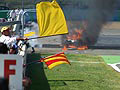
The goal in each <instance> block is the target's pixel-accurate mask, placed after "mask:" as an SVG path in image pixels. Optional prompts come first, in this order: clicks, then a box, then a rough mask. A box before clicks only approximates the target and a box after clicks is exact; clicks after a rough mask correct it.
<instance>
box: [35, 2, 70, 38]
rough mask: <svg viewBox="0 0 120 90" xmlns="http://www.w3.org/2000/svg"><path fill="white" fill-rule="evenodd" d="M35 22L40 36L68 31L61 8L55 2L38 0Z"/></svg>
mask: <svg viewBox="0 0 120 90" xmlns="http://www.w3.org/2000/svg"><path fill="white" fill-rule="evenodd" d="M36 14H37V22H38V26H39V35H40V36H52V35H57V34H66V33H68V28H67V24H66V20H65V17H64V14H63V11H62V9H61V8H60V6H59V5H58V3H57V2H56V0H53V1H52V2H40V3H38V4H37V5H36Z"/></svg>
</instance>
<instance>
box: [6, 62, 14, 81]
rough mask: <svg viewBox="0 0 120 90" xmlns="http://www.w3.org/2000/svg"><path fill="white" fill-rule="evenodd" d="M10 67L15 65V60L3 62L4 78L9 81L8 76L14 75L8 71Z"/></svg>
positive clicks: (11, 71)
mask: <svg viewBox="0 0 120 90" xmlns="http://www.w3.org/2000/svg"><path fill="white" fill-rule="evenodd" d="M10 65H16V60H5V61H4V77H5V78H7V79H9V76H10V75H15V70H14V69H12V70H10Z"/></svg>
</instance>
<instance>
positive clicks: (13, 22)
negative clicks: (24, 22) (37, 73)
mask: <svg viewBox="0 0 120 90" xmlns="http://www.w3.org/2000/svg"><path fill="white" fill-rule="evenodd" d="M14 24H21V21H11V22H2V23H0V26H8V25H14Z"/></svg>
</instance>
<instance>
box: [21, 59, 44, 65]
mask: <svg viewBox="0 0 120 90" xmlns="http://www.w3.org/2000/svg"><path fill="white" fill-rule="evenodd" d="M38 62H39V63H41V62H42V58H41V59H40V60H36V61H32V62H29V63H27V64H23V67H26V66H28V65H31V64H35V63H38Z"/></svg>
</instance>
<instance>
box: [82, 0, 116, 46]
mask: <svg viewBox="0 0 120 90" xmlns="http://www.w3.org/2000/svg"><path fill="white" fill-rule="evenodd" d="M86 1H87V3H88V7H89V8H88V11H87V20H86V22H87V24H88V25H87V27H86V30H85V31H84V32H83V34H82V40H83V41H84V42H85V43H86V44H87V45H91V44H95V43H96V41H97V38H98V36H99V33H100V31H101V28H102V26H103V25H104V24H105V23H107V21H108V20H109V18H110V17H111V16H112V15H113V11H114V6H115V3H116V0H86Z"/></svg>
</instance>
